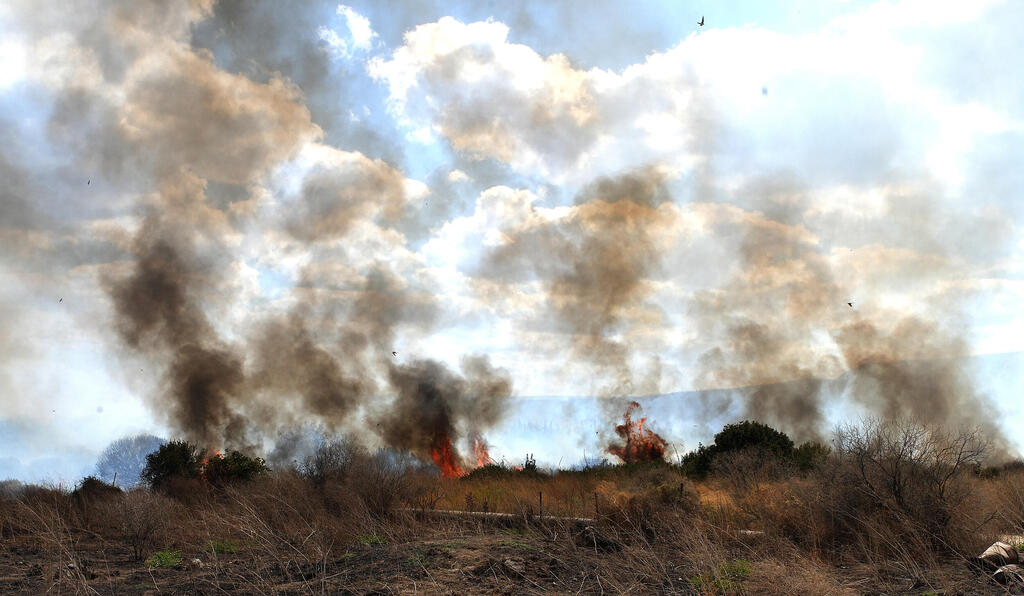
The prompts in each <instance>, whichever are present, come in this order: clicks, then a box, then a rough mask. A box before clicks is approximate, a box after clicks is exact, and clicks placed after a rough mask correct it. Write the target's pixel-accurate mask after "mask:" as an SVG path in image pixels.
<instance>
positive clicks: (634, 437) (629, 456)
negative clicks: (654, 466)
mask: <svg viewBox="0 0 1024 596" xmlns="http://www.w3.org/2000/svg"><path fill="white" fill-rule="evenodd" d="M639 408H640V404H639V403H637V402H635V401H632V402H629V406H628V407H627V408H626V412H625V413H624V414H623V415H622V424H619V425H617V426H616V427H615V434H617V435H619V438H621V439H622V440H623V441H625V443H626V444H625V445H609V446H608V453H611V454H612V455H614V456H615V457H618V458H619V459H621V460H622V461H623V463H627V464H629V463H634V462H641V461H656V460H660V459H664V457H665V447H667V446H668V442H667V441H666V440H665V439H663V438H661V436H659V435H658V434H657V433H656V432H654V431H652V430H651V429H649V428H644V424H645V423H646V422H647V417H646V416H645V417H643V418H641V419H640V420H638V421H635V422H634V421H633V412H634V411H635V410H637V409H639Z"/></svg>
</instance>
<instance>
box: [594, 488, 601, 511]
mask: <svg viewBox="0 0 1024 596" xmlns="http://www.w3.org/2000/svg"><path fill="white" fill-rule="evenodd" d="M599 515H601V512H600V511H598V510H597V491H594V517H598V516H599Z"/></svg>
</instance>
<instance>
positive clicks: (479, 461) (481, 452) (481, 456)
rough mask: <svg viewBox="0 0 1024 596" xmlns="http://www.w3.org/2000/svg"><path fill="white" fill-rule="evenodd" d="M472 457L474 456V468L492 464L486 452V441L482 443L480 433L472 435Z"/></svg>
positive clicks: (489, 455) (482, 439)
mask: <svg viewBox="0 0 1024 596" xmlns="http://www.w3.org/2000/svg"><path fill="white" fill-rule="evenodd" d="M473 455H475V456H476V467H478V468H481V467H483V466H487V465H490V464H493V463H494V460H493V459H491V454H490V453H488V452H487V441H484V438H483V437H481V436H480V433H473Z"/></svg>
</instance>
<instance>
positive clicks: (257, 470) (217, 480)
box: [203, 451, 270, 486]
mask: <svg viewBox="0 0 1024 596" xmlns="http://www.w3.org/2000/svg"><path fill="white" fill-rule="evenodd" d="M269 471H270V468H268V467H267V462H265V461H263V458H261V457H249V456H247V455H245V454H242V453H240V452H238V451H232V452H230V453H228V454H227V455H217V456H214V457H211V458H210V459H209V461H207V462H206V465H205V466H204V467H203V477H204V478H206V479H207V480H208V481H209V482H210V483H211V484H214V485H216V486H223V485H224V484H226V483H228V482H244V481H248V480H252V479H254V478H257V477H259V476H263V475H265V474H267V473H268V472H269Z"/></svg>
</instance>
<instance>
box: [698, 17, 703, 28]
mask: <svg viewBox="0 0 1024 596" xmlns="http://www.w3.org/2000/svg"><path fill="white" fill-rule="evenodd" d="M697 25H698V26H700V27H703V26H704V15H701V16H700V20H699V21H697Z"/></svg>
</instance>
